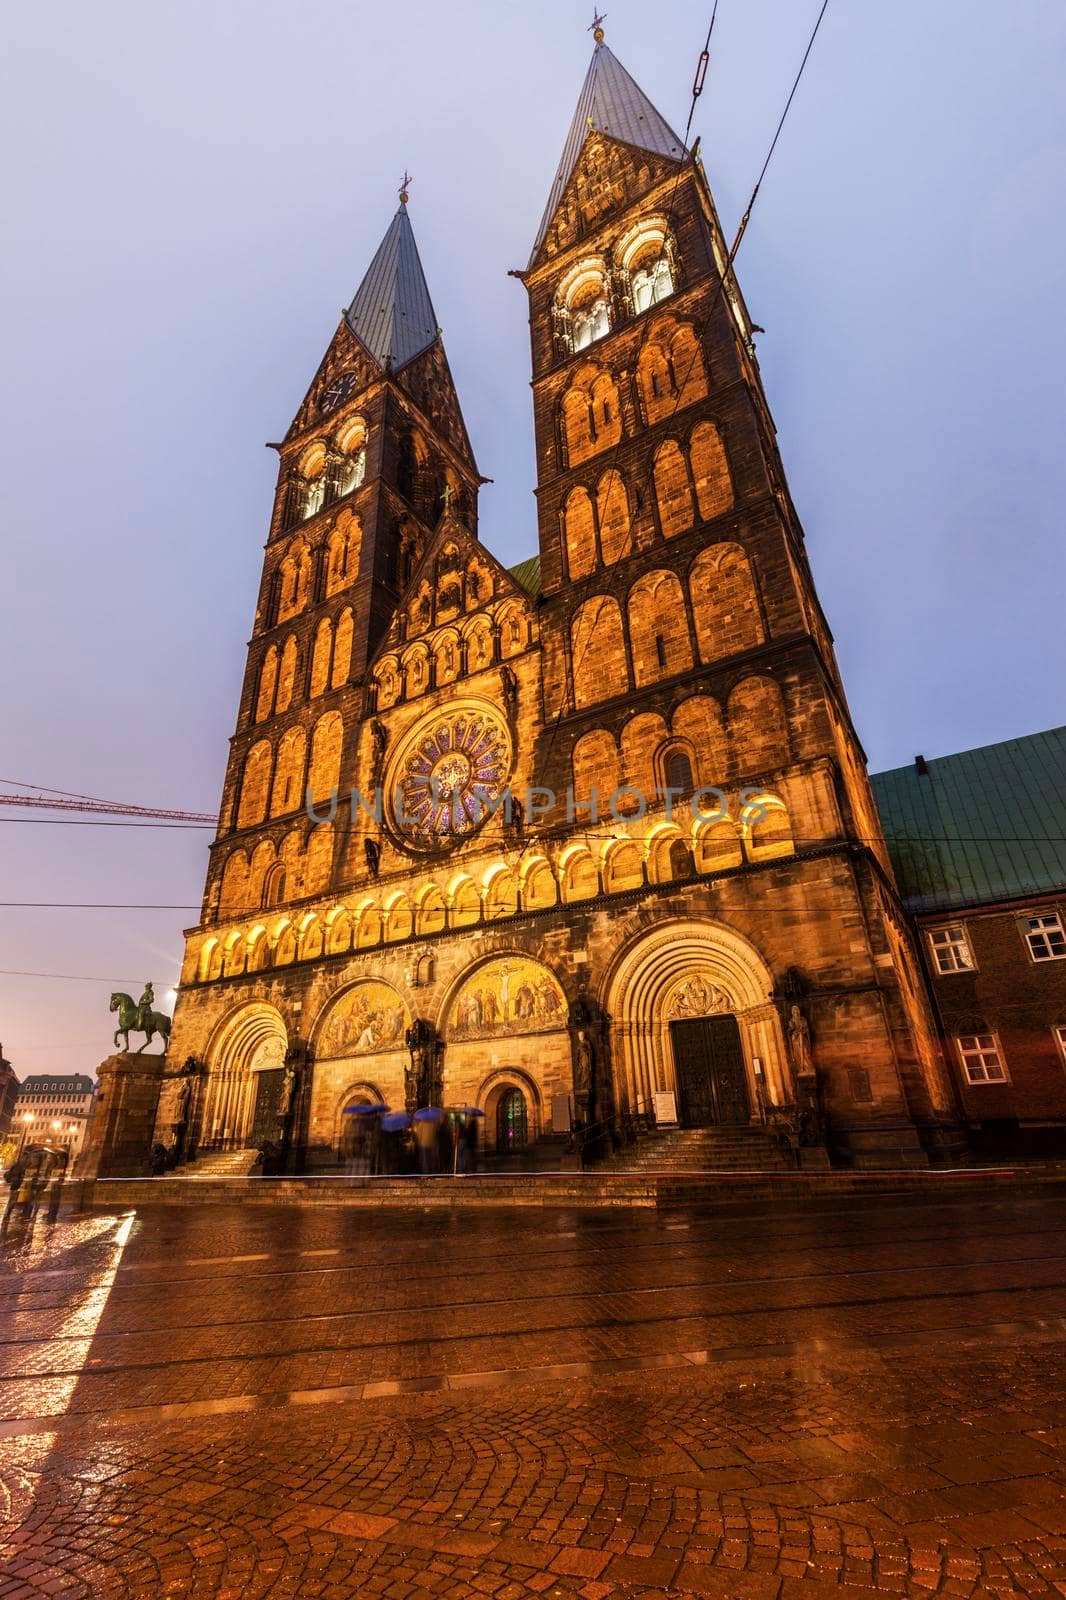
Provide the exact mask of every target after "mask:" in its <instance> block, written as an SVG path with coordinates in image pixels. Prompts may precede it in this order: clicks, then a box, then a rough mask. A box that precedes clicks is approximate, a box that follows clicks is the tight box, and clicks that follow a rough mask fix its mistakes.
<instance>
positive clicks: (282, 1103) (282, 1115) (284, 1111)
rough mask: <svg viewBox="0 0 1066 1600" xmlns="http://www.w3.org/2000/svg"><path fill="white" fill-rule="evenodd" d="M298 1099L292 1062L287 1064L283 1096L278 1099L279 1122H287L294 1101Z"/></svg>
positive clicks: (282, 1085)
mask: <svg viewBox="0 0 1066 1600" xmlns="http://www.w3.org/2000/svg"><path fill="white" fill-rule="evenodd" d="M295 1097H296V1069H295V1067H294V1066H293V1064H292V1062H291V1061H286V1063H285V1076H284V1078H283V1079H282V1082H281V1094H280V1095H279V1097H278V1121H279V1122H285V1121H287V1120H288V1118H289V1116H290V1115H291V1113H292V1105H293V1101H294V1099H295Z"/></svg>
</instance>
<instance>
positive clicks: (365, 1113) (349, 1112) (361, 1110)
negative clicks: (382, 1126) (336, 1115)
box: [341, 1105, 389, 1117]
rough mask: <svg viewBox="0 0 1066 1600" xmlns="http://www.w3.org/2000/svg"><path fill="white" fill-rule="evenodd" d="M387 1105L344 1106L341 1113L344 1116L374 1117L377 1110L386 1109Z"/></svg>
mask: <svg viewBox="0 0 1066 1600" xmlns="http://www.w3.org/2000/svg"><path fill="white" fill-rule="evenodd" d="M388 1109H389V1108H388V1106H384V1105H379V1106H345V1108H344V1110H343V1111H342V1112H341V1115H342V1116H344V1117H376V1116H377V1114H378V1112H379V1111H387V1110H388Z"/></svg>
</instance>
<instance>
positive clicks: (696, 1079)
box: [670, 1016, 751, 1128]
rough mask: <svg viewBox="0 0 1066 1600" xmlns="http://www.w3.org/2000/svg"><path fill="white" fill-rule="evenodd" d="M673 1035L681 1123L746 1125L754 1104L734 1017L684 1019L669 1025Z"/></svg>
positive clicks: (709, 1125)
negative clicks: (750, 1095) (749, 1094)
mask: <svg viewBox="0 0 1066 1600" xmlns="http://www.w3.org/2000/svg"><path fill="white" fill-rule="evenodd" d="M670 1036H671V1039H672V1040H673V1046H674V1070H675V1072H676V1075H677V1098H678V1115H679V1117H680V1120H681V1123H682V1126H684V1127H686V1128H707V1127H714V1126H716V1125H724V1126H728V1125H730V1124H734V1125H737V1124H740V1125H744V1124H746V1123H747V1122H748V1121H749V1120H750V1118H751V1102H750V1101H749V1099H748V1081H747V1075H746V1073H745V1071H744V1052H743V1050H742V1049H741V1045H740V1029H739V1027H738V1026H737V1019H736V1017H731V1016H723V1017H686V1018H685V1019H684V1020H683V1021H680V1022H672V1023H671V1024H670Z"/></svg>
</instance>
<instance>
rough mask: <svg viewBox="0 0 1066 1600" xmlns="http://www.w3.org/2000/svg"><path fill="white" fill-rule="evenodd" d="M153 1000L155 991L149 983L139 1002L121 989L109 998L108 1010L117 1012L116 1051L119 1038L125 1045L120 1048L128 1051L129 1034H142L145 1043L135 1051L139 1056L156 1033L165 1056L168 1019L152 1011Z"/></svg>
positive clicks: (161, 1013)
mask: <svg viewBox="0 0 1066 1600" xmlns="http://www.w3.org/2000/svg"><path fill="white" fill-rule="evenodd" d="M154 1000H155V991H154V990H153V988H152V985H151V984H150V983H146V984H145V986H144V993H143V994H142V995H141V998H140V1000H139V1001H135V1000H134V998H133V996H132V995H129V994H123V992H122V990H121V989H120V990H117V991H116V992H115V993H114V994H113V995H112V996H111V1004H110V1006H109V1007H108V1009H109V1010H110V1011H117V1012H118V1027H117V1028H116V1029H115V1049H116V1050H117V1049H118V1042H119V1038H120V1037H123V1038H124V1039H125V1044H124V1045H123V1047H122V1048H123V1049H124V1050H126V1051H128V1050H129V1047H130V1034H131V1033H143V1034H145V1035H146V1038H145V1041H144V1043H143V1044H142V1045H141V1046H140V1047H139V1049H138V1050H137V1051H136V1054H137V1055H140V1054H141V1051H142V1050H147V1048H148V1046H149V1045H150V1044H151V1042H152V1040H153V1039H154V1038H155V1036H156V1034H157V1033H158V1034H159V1035H160V1037H161V1038H162V1040H163V1054H164V1055H165V1054H166V1049H167V1043H168V1042H169V1039H170V1018H169V1017H168V1016H165V1015H164V1013H163V1012H162V1011H153V1010H152V1003H153V1001H154Z"/></svg>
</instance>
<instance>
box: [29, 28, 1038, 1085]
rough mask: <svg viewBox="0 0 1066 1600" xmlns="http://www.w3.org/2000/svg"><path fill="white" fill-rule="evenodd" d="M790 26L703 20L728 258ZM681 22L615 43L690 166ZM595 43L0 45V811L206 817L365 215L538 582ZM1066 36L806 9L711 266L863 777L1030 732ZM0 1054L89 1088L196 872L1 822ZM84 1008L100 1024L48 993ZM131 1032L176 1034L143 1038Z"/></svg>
mask: <svg viewBox="0 0 1066 1600" xmlns="http://www.w3.org/2000/svg"><path fill="white" fill-rule="evenodd" d="M818 5H819V0H720V4H719V8H718V21H717V24H716V30H715V36H714V41H713V48H712V60H711V69H710V73H709V75H708V80H707V87H706V90H705V92H704V95H703V97H702V100H701V101H700V103H699V106H698V109H697V115H696V118H695V122H694V131H695V132H697V133H699V134H701V135H702V137H703V155H704V160H705V164H706V168H707V173H708V176H709V178H710V181H711V184H712V187H713V189H714V191H715V194H716V197H717V201H718V205H719V209H720V211H721V214H722V217H723V221H724V223H725V226H726V229H727V232H729V233H730V234H731V233H732V231H733V230H734V229H735V227H736V224H737V221H738V219H739V216H740V214H741V212H742V211H743V207H744V203H745V201H746V199H747V196H748V193H749V191H750V189H751V185H752V183H753V181H754V179H755V176H756V174H757V172H758V170H759V167H760V165H761V163H762V160H763V157H764V155H765V152H766V148H767V145H768V143H769V139H770V137H771V135H772V132H773V129H774V126H775V124H776V121H777V118H778V116H779V115H780V112H781V109H782V107H783V104H784V100H785V97H786V95H787V92H788V88H789V86H790V84H791V81H792V78H793V75H794V73H795V71H796V67H797V65H798V63H799V59H800V56H801V55H802V52H803V49H804V46H805V44H806V40H807V37H808V35H809V32H810V29H811V26H812V24H813V22H814V18H815V16H816V15H817V11H818ZM709 10H710V0H707V4H706V5H699V6H694V5H692V4H689V3H681V0H658V3H657V4H656V5H654V6H649V5H648V4H647V0H643V3H638V0H613V3H611V4H610V5H609V7H608V14H607V22H606V34H607V41H608V43H609V44H610V45H611V47H612V49H613V50H614V51H615V53H616V54H617V55H618V57H619V58H620V60H621V61H622V62H623V63H624V64H625V66H626V67H627V68H628V69H629V70H630V71H631V72H632V73H633V75H634V76H635V77H636V79H637V80H638V82H639V83H640V84H641V85H642V87H643V88H644V89H645V90H646V92H647V93H648V94H649V96H650V97H651V99H652V100H653V102H654V103H655V104H656V105H657V106H658V108H659V109H660V110H661V111H662V113H663V114H664V116H666V118H667V119H668V121H670V122H671V123H672V124H673V125H674V127H675V128H676V129H677V130H678V131H679V132H681V131H683V128H684V124H685V118H686V115H687V111H688V105H689V93H690V86H691V82H692V76H693V71H694V68H695V65H696V60H697V57H698V55H699V51H700V48H701V46H702V43H703V37H704V34H705V32H706V27H707V20H708V15H709ZM590 20H591V8H590V6H588V5H585V4H584V3H583V0H582V3H581V4H578V3H576V0H537V3H536V4H535V5H530V6H517V5H499V4H489V3H488V0H450V3H449V4H446V5H441V4H439V3H438V4H433V5H430V4H425V3H413V4H412V3H409V4H407V5H404V6H402V7H399V6H381V7H373V8H371V7H369V6H366V5H360V4H352V3H347V4H343V3H341V0H306V3H305V4H303V5H301V6H299V7H295V6H293V5H291V4H281V3H280V0H255V3H252V0H213V3H211V4H207V3H205V0H182V3H181V4H180V5H179V4H176V3H173V0H156V3H155V4H153V5H150V6H145V5H143V4H136V5H135V4H133V3H132V0H111V3H110V4H105V5H103V6H85V5H74V4H71V3H70V0H65V3H61V4H60V5H59V6H37V7H19V8H15V9H13V10H11V11H9V12H8V13H7V16H6V19H5V47H6V48H5V58H6V59H5V66H4V68H3V69H2V71H3V75H4V79H5V81H4V83H3V95H2V98H0V124H2V141H3V149H4V151H5V156H6V162H5V165H6V175H5V176H6V184H5V187H6V195H7V198H6V204H5V206H4V211H3V220H2V224H0V225H2V227H3V231H4V235H5V237H4V249H3V256H2V264H0V273H2V276H3V300H4V306H5V310H6V318H5V321H6V334H5V340H4V346H5V349H4V355H5V361H4V381H5V386H6V394H5V403H4V408H3V411H4V427H3V430H2V433H0V446H2V448H3V451H4V454H5V457H6V460H5V462H4V469H3V473H2V485H3V495H4V501H5V508H4V509H5V514H4V532H5V537H6V541H7V550H8V556H7V566H6V570H7V574H8V577H7V593H8V602H7V606H6V611H5V618H6V630H5V641H4V642H5V663H6V668H7V677H8V694H7V700H6V718H5V729H4V739H3V748H4V758H3V763H2V770H0V776H2V777H3V778H4V779H5V780H14V781H15V783H16V784H18V785H20V786H29V785H31V784H46V785H50V786H53V787H56V788H62V789H67V790H77V791H79V792H83V793H88V794H93V795H102V796H105V797H108V798H114V799H119V800H125V801H135V802H141V803H145V804H149V805H165V806H174V807H184V808H189V809H194V810H205V811H214V810H215V808H216V806H217V804H218V796H219V792H220V787H221V783H222V776H223V769H224V765H225V758H226V749H227V740H228V738H229V736H230V734H231V733H232V731H233V726H234V718H235V712H236V704H237V696H238V691H239V685H240V679H241V673H242V670H243V665H244V655H245V646H246V642H247V638H248V634H249V629H250V624H251V618H252V613H253V607H254V601H255V597H256V591H257V585H258V579H259V572H260V566H261V561H262V545H263V540H264V537H265V532H266V527H267V520H268V516H269V512H270V506H271V498H272V494H273V489H274V482H275V470H276V468H275V462H276V458H275V457H274V455H273V454H272V453H271V452H269V451H267V450H266V449H264V448H263V446H264V442H265V441H267V440H271V439H280V438H281V437H282V435H283V434H284V432H285V429H286V427H287V426H288V423H289V421H290V420H291V417H292V415H293V413H294V412H295V410H296V408H297V406H298V404H299V402H300V400H301V398H302V395H303V393H304V390H305V388H306V386H307V383H308V382H309V380H310V378H311V376H312V375H313V373H314V370H315V368H316V366H317V363H318V361H319V359H320V357H321V355H322V353H323V351H324V349H325V347H326V345H327V343H328V342H329V339H330V337H331V335H332V333H333V331H334V329H335V327H336V323H337V317H338V311H339V308H340V307H341V305H342V304H345V303H347V302H348V301H349V300H350V298H351V296H352V293H353V291H354V289H355V287H356V285H357V283H358V282H359V280H360V278H361V276H362V274H363V271H364V270H365V268H366V266H367V264H368V262H369V260H370V257H371V255H372V254H373V251H374V249H375V248H376V246H377V244H378V242H379V240H380V238H381V235H382V234H383V232H384V231H385V228H386V227H387V225H388V223H389V220H390V218H391V216H392V214H393V212H394V210H395V208H396V204H397V199H396V194H397V189H398V186H399V181H400V178H401V176H402V174H403V171H404V168H405V166H407V167H408V168H409V170H410V171H411V172H412V173H413V175H414V181H413V183H412V185H411V202H410V215H411V221H412V224H413V226H414V230H415V235H416V238H417V240H418V245H419V249H420V252H421V255H422V260H423V264H424V267H425V270H426V275H427V278H428V281H429V286H430V290H431V293H432V296H433V300H434V305H435V308H436V312H437V316H438V319H439V321H440V323H441V325H442V327H443V330H444V340H445V347H446V349H447V352H448V356H449V360H450V363H451V366H452V370H453V373H454V375H455V379H456V382H457V385H458V388H459V394H460V399H461V401H462V404H463V408H464V411H465V415H466V420H467V424H468V427H469V430H470V433H471V436H472V439H473V442H474V448H475V451H476V453H477V457H478V461H479V465H480V467H481V470H482V472H484V473H486V474H487V475H489V476H491V477H493V478H494V480H495V482H494V483H493V484H491V485H489V486H487V487H486V488H485V489H484V491H483V493H482V496H481V528H480V531H481V537H482V538H483V539H484V541H485V542H486V543H487V544H488V545H489V546H490V547H491V548H492V549H493V550H494V551H495V552H496V553H497V554H498V555H500V556H501V557H502V558H503V559H504V560H505V561H507V562H514V561H517V560H519V559H521V558H522V557H523V556H525V555H528V554H531V553H533V552H534V551H535V549H536V522H535V513H534V502H533V498H532V494H531V489H532V486H533V449H532V427H531V408H530V398H529V389H528V379H529V351H528V342H527V323H526V300H525V295H524V292H523V290H522V288H521V286H520V285H519V284H518V283H516V282H515V281H514V280H513V279H510V278H508V276H507V269H508V268H510V267H518V266H523V265H524V264H525V262H526V260H527V258H528V255H529V249H530V245H531V242H532V239H533V236H534V233H535V231H536V226H537V223H538V220H539V218H540V214H541V210H542V208H543V205H544V201H545V198H546V195H547V192H548V188H549V185H550V182H551V179H552V176H553V172H554V170H555V164H556V162H557V160H558V156H559V152H560V149H561V147H562V142H563V138H564V135H565V133H566V129H567V125H568V123H569V120H570V117H571V114H572V112H573V107H574V103H575V100H576V97H577V94H578V90H579V88H580V85H581V81H582V78H583V76H584V73H585V70H586V66H587V63H588V58H589V55H590V53H591V49H592V39H591V36H590V35H589V33H588V32H587V31H586V30H587V28H588V25H589V22H590ZM1064 65H1066V12H1064V10H1063V8H1062V7H1061V6H1060V5H1055V4H1052V3H1051V0H1015V4H1014V5H1013V6H1012V7H1010V8H1009V9H1008V10H1004V8H1003V7H1001V6H995V7H994V6H993V5H991V4H990V3H988V0H937V3H935V4H930V0H901V3H899V4H897V5H893V6H890V7H886V6H883V5H876V6H875V5H871V4H869V3H868V0H866V3H864V0H830V5H829V10H828V13H827V16H826V20H825V22H824V24H823V27H822V31H821V33H820V35H819V38H818V41H817V44H816V46H815V50H814V53H813V55H812V58H811V61H810V65H809V68H808V71H807V74H806V76H805V78H804V81H803V84H802V86H801V88H800V92H799V94H798V96H797V99H796V102H795V104H794V106H793V109H792V113H791V115H790V118H789V121H788V124H787V126H786V129H785V133H784V135H783V138H782V141H781V144H780V146H779V148H778V151H777V154H776V156H775V158H774V162H773V165H772V166H771V168H770V172H769V175H768V177H767V179H766V182H765V184H764V186H763V190H762V193H761V195H760V198H759V203H758V205H757V207H756V210H755V214H754V219H753V222H752V224H751V227H750V229H749V231H748V233H747V235H746V238H745V241H744V244H743V247H742V250H741V252H740V255H739V258H738V263H737V266H738V272H739V275H740V279H741V283H742V285H743V288H744V292H745V296H746V298H747V302H748V305H749V308H750V310H751V313H752V316H753V317H754V319H755V321H756V322H758V323H760V324H762V325H763V326H764V327H765V329H766V333H765V334H764V335H762V336H761V337H760V339H759V344H758V348H759V357H760V361H761V365H762V372H763V377H764V380H765V384H766V389H767V394H768V398H769V401H770V405H771V407H772V409H773V412H774V415H775V418H776V421H777V424H778V428H779V432H780V442H781V447H782V450H783V454H784V460H785V465H786V469H787V471H788V473H789V478H790V483H791V488H792V491H793V495H794V498H795V501H796V505H797V507H798V510H799V513H800V516H801V517H802V519H803V521H804V524H805V528H806V534H807V539H808V545H809V550H810V555H811V561H812V564H813V567H814V572H815V577H816V580H817V582H818V585H819V590H820V594H821V598H822V601H823V604H824V606H825V609H826V612H827V615H828V617H829V621H830V624H831V626H832V628H833V630H834V633H835V636H836V641H837V647H838V650H839V655H840V661H841V665H842V669H843V673H844V680H845V684H846V686H847V689H848V693H849V697H850V701H851V706H852V710H853V712H854V715H855V719H856V722H857V725H858V729H859V733H860V736H861V737H862V739H863V740H864V742H865V746H866V750H867V754H868V757H869V761H870V766H871V769H872V770H874V771H876V770H880V769H883V768H885V767H891V766H896V765H900V764H902V763H904V762H906V761H909V760H910V759H911V758H912V757H913V756H914V754H915V753H916V752H918V751H922V752H924V753H925V754H926V755H927V756H934V755H940V754H946V753H949V752H952V751H956V750H960V749H965V748H967V747H969V746H973V745H978V744H983V743H988V742H991V741H993V740H998V739H1003V738H1007V737H1011V736H1013V735H1018V734H1024V733H1028V732H1031V731H1033V730H1036V729H1041V728H1046V727H1050V726H1054V725H1057V724H1059V723H1061V722H1062V721H1063V720H1064V716H1063V694H1062V690H1063V683H1064V681H1066V671H1064V668H1066V627H1064V624H1063V594H1064V578H1066V570H1064V568H1066V558H1064V554H1063V539H1062V532H1061V524H1062V506H1063V503H1064V501H1066V452H1064V450H1063V444H1062V438H1063V431H1062V429H1063V416H1062V404H1061V401H1062V382H1063V378H1062V375H1063V372H1064V371H1066V331H1064V329H1066V319H1064V318H1063V314H1062V308H1063V303H1064V291H1066V283H1064V281H1063V280H1064V271H1063V258H1064V250H1063V245H1064V237H1066V225H1064V222H1063V216H1062V200H1061V192H1062V174H1063V170H1064V168H1066V121H1064V116H1063V111H1062V101H1063V97H1062V87H1061V86H1062V81H1063V69H1064ZM17 815H19V814H18V813H16V812H10V811H5V810H0V825H2V826H3V829H4V832H3V835H2V837H0V847H2V848H3V850H4V857H3V859H4V865H5V871H4V874H3V881H4V886H5V888H6V891H7V892H6V893H5V894H4V895H3V897H2V898H3V900H5V901H122V902H151V903H162V904H165V905H174V906H177V907H188V908H189V909H188V910H160V911H140V912H119V911H99V910H30V909H14V908H12V909H5V910H3V912H2V917H3V921H2V924H0V967H2V968H3V969H5V971H6V972H10V971H11V970H13V969H17V970H18V971H20V972H33V973H46V974H65V975H69V976H66V977H62V978H60V977H22V976H9V975H5V976H0V1042H2V1044H3V1049H4V1053H5V1054H6V1055H7V1056H8V1057H9V1059H11V1061H12V1062H13V1064H14V1066H15V1069H16V1071H17V1072H18V1073H19V1075H20V1076H25V1074H26V1073H28V1072H33V1071H60V1070H63V1071H67V1070H79V1071H88V1072H95V1069H96V1066H97V1064H98V1063H99V1061H100V1060H101V1058H102V1057H103V1056H105V1055H107V1054H108V1053H109V1052H110V1050H111V1048H112V1046H111V1022H112V1020H113V1019H110V1018H109V1017H108V1013H107V1002H108V995H109V993H110V991H111V990H112V989H114V988H123V989H129V990H133V991H134V992H135V993H139V990H140V986H141V984H142V983H143V981H144V980H145V979H146V978H149V977H150V978H152V980H153V981H154V983H155V985H156V993H157V997H158V998H159V1000H160V1001H161V1002H162V1001H163V1000H164V998H165V991H166V989H167V987H168V986H169V985H170V984H172V983H173V982H174V981H175V979H176V976H177V972H178V966H179V961H180V956H181V949H182V929H183V928H184V927H186V926H189V925H190V924H192V923H193V922H194V921H195V913H196V911H197V910H198V907H199V901H200V896H201V892H202V888H203V876H204V869H205V866H206V850H207V842H208V839H209V837H210V833H209V832H204V831H201V832H195V831H177V830H171V831H164V830H153V829H135V828H126V827H112V828H103V827H84V826H49V825H35V824H32V823H29V822H15V821H9V820H3V819H4V818H5V817H6V818H10V817H13V816H17ZM82 978H93V979H96V980H99V981H95V982H87V981H80V980H81V979H82ZM167 1009H169V1007H168V1008H167Z"/></svg>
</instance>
